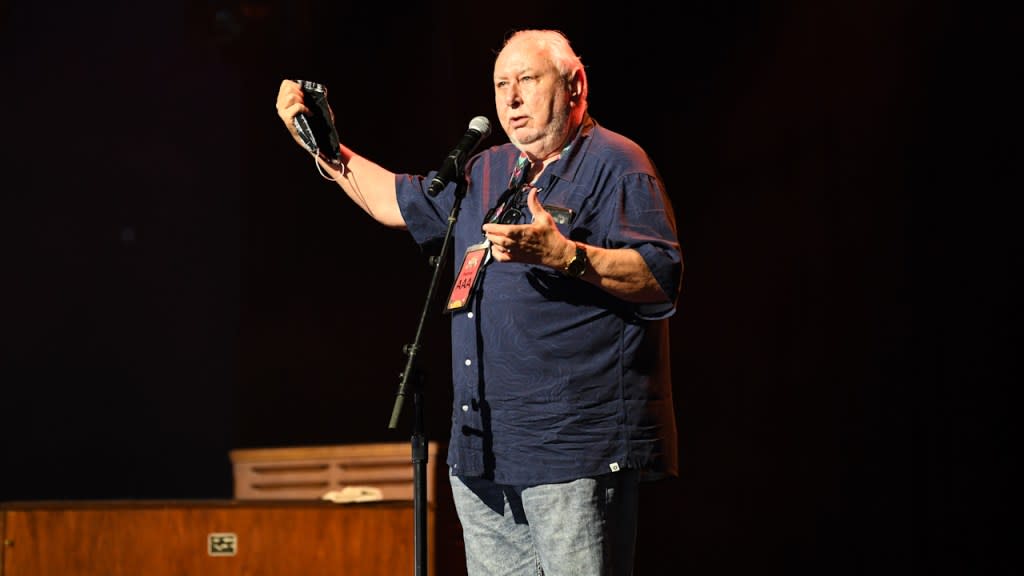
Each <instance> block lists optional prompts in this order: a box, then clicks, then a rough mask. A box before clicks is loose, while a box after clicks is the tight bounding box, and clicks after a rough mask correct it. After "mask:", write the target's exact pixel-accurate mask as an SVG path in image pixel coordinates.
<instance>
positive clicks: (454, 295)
mask: <svg viewBox="0 0 1024 576" xmlns="http://www.w3.org/2000/svg"><path fill="white" fill-rule="evenodd" d="M490 256H491V243H490V242H487V241H486V240H485V241H483V242H481V243H479V244H474V245H472V246H470V247H469V248H466V255H465V256H464V257H463V258H462V266H461V267H460V268H459V275H458V276H456V277H455V283H454V284H452V291H451V294H449V295H448V304H447V305H446V306H445V307H444V310H445V312H455V311H457V310H462V309H463V308H465V307H466V306H468V305H469V301H470V300H472V299H473V291H474V290H476V281H477V278H478V277H479V275H480V269H481V268H483V267H484V265H485V264H487V259H488V258H490Z"/></svg>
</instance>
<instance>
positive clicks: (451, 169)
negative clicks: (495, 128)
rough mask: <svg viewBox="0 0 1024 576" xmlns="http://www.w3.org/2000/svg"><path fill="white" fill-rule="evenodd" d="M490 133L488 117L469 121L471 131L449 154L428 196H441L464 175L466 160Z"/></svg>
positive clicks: (467, 132)
mask: <svg viewBox="0 0 1024 576" xmlns="http://www.w3.org/2000/svg"><path fill="white" fill-rule="evenodd" d="M490 133H491V121H490V120H488V119H487V117H486V116H477V117H476V118H473V119H472V120H470V121H469V129H468V130H466V133H465V134H463V136H462V140H459V143H458V144H457V145H456V146H455V149H454V150H452V151H451V152H449V153H448V157H447V158H445V159H444V164H442V165H441V169H440V170H438V171H437V176H434V179H433V180H431V181H430V188H428V189H427V194H429V195H430V197H431V198H433V197H434V196H437V195H438V194H440V193H441V190H444V187H445V186H447V185H448V183H449V182H451V181H452V180H454V179H455V178H456V177H458V176H459V175H460V174H462V170H463V167H464V166H463V165H464V164H465V162H466V158H468V157H469V155H470V154H472V153H473V150H476V147H477V145H478V144H480V141H481V140H483V139H484V138H487V136H489V135H490Z"/></svg>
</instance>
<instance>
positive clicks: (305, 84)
mask: <svg viewBox="0 0 1024 576" xmlns="http://www.w3.org/2000/svg"><path fill="white" fill-rule="evenodd" d="M296 82H298V83H299V86H300V87H301V88H302V95H303V99H304V101H305V104H306V108H309V111H310V114H308V115H307V114H296V115H295V118H294V119H293V122H294V123H295V129H296V130H297V131H298V133H299V138H301V139H302V143H303V144H304V145H305V146H306V149H307V150H309V151H310V152H312V153H313V154H316V155H318V156H320V157H321V158H323V159H324V160H326V161H327V162H329V163H331V164H334V165H336V166H341V165H342V162H341V152H340V151H339V150H338V144H339V141H338V131H337V129H336V128H335V126H334V118H333V115H332V114H331V107H330V105H329V104H328V103H327V87H326V86H324V85H323V84H319V83H317V82H310V81H309V80H296Z"/></svg>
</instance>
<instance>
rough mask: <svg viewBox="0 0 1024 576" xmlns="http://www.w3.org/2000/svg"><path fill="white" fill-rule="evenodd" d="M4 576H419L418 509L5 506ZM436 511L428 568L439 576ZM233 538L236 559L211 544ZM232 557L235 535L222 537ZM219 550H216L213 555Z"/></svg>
mask: <svg viewBox="0 0 1024 576" xmlns="http://www.w3.org/2000/svg"><path fill="white" fill-rule="evenodd" d="M2 511H3V519H2V520H0V525H2V526H3V530H4V532H3V535H4V547H3V552H2V564H0V576H96V575H103V576H122V575H123V576H138V575H146V576H165V575H166V576H226V575H238V576H242V575H245V576H250V575H251V576H255V575H264V574H265V575H268V576H276V575H289V574H301V575H303V576H318V575H324V576H328V575H330V576H344V575H358V576H368V575H369V576H373V575H378V574H379V575H386V576H395V575H396V574H412V573H414V568H415V566H414V545H415V544H414V529H413V524H414V517H413V507H412V503H411V502H408V503H406V502H402V503H397V502H380V503H372V504H346V505H336V504H330V503H324V502H272V501H260V502H242V501H235V500H232V501H199V502H142V501H124V502H116V501H114V502H70V503H69V502H64V503H60V502H53V503H47V502H33V503H7V504H4V505H3V509H2ZM433 525H434V512H433V510H429V511H428V534H429V536H428V540H429V542H428V547H427V550H428V564H429V566H428V568H429V572H430V573H431V574H433V573H434V565H435V562H434V558H433V556H434V555H433V548H434V542H433V540H434V536H433V534H434V526H433ZM217 534H228V535H233V536H234V538H236V540H235V544H234V554H233V555H222V556H218V555H211V542H212V541H213V540H212V539H211V537H212V536H213V535H217ZM218 542H226V544H227V545H228V547H227V548H223V549H219V550H220V552H219V553H225V554H226V553H229V552H230V551H231V550H232V548H231V547H230V544H231V536H229V537H228V538H227V539H222V540H218ZM216 553H218V552H216V551H214V554H216Z"/></svg>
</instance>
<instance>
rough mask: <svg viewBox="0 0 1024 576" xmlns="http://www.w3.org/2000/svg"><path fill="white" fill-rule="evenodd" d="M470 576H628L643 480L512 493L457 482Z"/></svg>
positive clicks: (607, 478) (472, 481)
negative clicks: (640, 487)
mask: <svg viewBox="0 0 1024 576" xmlns="http://www.w3.org/2000/svg"><path fill="white" fill-rule="evenodd" d="M450 480H451V487H452V495H453V497H454V502H455V510H456V512H457V513H458V517H459V521H460V522H461V524H462V534H463V539H464V540H465V544H466V568H467V571H468V574H469V576H629V575H630V574H632V573H633V553H634V550H635V547H636V526H637V492H638V490H637V488H638V482H639V473H638V472H636V471H635V470H625V471H620V472H615V473H611V474H605V475H603V476H598V477H596V478H583V479H580V480H575V481H572V482H566V483H563V484H542V485H539V486H508V485H502V484H495V483H494V482H491V481H489V480H484V479H481V478H463V477H460V476H451V478H450Z"/></svg>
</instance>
